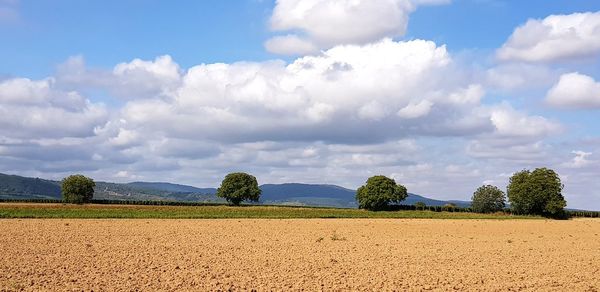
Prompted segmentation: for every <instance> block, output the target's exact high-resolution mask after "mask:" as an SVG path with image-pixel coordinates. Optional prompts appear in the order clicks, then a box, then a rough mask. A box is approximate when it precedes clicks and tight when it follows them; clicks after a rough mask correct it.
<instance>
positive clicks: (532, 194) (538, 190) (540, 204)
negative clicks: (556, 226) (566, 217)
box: [508, 168, 567, 217]
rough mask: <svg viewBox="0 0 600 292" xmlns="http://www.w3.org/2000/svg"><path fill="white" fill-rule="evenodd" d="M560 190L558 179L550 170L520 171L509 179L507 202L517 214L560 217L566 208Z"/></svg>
mask: <svg viewBox="0 0 600 292" xmlns="http://www.w3.org/2000/svg"><path fill="white" fill-rule="evenodd" d="M562 189H563V185H562V183H561V182H560V177H559V176H558V174H557V173H556V172H554V170H552V169H548V168H536V169H535V170H534V171H529V170H522V171H519V172H517V173H515V174H513V176H512V177H511V178H510V181H509V184H508V201H509V202H510V206H511V208H512V210H513V212H514V213H517V214H538V215H546V216H552V217H556V216H562V215H563V214H564V208H565V207H566V206H567V201H565V198H564V197H563V195H562Z"/></svg>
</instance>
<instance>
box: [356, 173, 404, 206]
mask: <svg viewBox="0 0 600 292" xmlns="http://www.w3.org/2000/svg"><path fill="white" fill-rule="evenodd" d="M407 196H408V194H407V193H406V188H405V187H404V186H403V185H398V184H396V181H395V180H393V179H391V178H388V177H385V176H383V175H376V176H373V177H370V178H369V179H368V180H367V184H366V185H364V186H361V187H360V188H358V190H357V191H356V200H357V201H358V207H359V208H361V209H367V210H383V209H385V208H387V207H388V205H389V204H390V203H399V202H401V201H402V200H404V199H406V197H407Z"/></svg>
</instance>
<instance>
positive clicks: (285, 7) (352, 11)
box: [265, 0, 449, 55]
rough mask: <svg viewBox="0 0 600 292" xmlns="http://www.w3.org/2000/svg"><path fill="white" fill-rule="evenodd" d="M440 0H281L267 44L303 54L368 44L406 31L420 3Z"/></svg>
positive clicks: (277, 50)
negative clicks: (273, 34) (274, 34)
mask: <svg viewBox="0 0 600 292" xmlns="http://www.w3.org/2000/svg"><path fill="white" fill-rule="evenodd" d="M448 2H449V1H440V0H421V1H410V0H278V1H277V2H276V4H275V8H274V9H273V14H272V15H271V19H270V25H271V29H272V30H274V31H299V34H288V35H286V36H276V37H274V38H272V39H271V40H268V41H267V42H266V44H265V46H266V47H267V49H268V50H269V51H271V52H274V53H280V54H291V55H301V54H306V53H312V52H315V51H316V50H317V48H321V49H328V48H331V47H333V46H335V45H339V44H366V43H370V42H374V41H378V40H380V39H382V38H385V37H398V36H402V35H404V33H405V32H406V26H407V23H408V15H409V14H410V13H411V12H412V11H414V10H415V8H416V6H417V5H434V4H445V3H448Z"/></svg>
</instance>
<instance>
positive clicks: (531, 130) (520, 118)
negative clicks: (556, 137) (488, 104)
mask: <svg viewBox="0 0 600 292" xmlns="http://www.w3.org/2000/svg"><path fill="white" fill-rule="evenodd" d="M490 119H491V120H492V123H493V124H494V126H495V127H496V133H497V134H498V135H499V136H501V137H513V138H516V137H526V138H534V139H535V138H541V137H545V136H548V135H552V134H557V133H560V131H561V130H562V126H561V125H560V124H558V123H556V122H553V121H550V120H548V119H546V118H544V117H542V116H528V115H526V114H524V113H522V112H519V111H516V110H515V109H513V108H512V107H511V106H509V105H507V104H503V105H500V106H497V107H494V108H492V110H491V118H490Z"/></svg>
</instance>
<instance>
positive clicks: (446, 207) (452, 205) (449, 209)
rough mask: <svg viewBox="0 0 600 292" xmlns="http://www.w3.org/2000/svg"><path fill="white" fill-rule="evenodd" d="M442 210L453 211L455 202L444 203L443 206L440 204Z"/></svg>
mask: <svg viewBox="0 0 600 292" xmlns="http://www.w3.org/2000/svg"><path fill="white" fill-rule="evenodd" d="M442 211H446V212H454V211H456V204H454V203H448V204H445V205H444V206H442Z"/></svg>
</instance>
